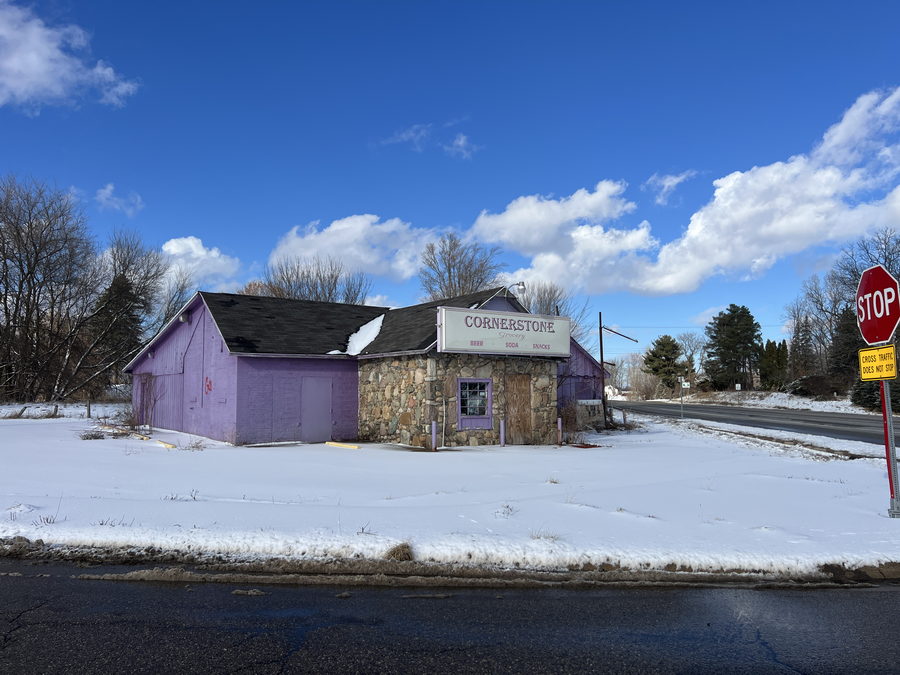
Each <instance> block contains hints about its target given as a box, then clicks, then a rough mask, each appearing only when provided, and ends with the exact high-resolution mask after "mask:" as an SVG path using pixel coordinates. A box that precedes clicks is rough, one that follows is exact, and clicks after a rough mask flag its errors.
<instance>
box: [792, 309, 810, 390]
mask: <svg viewBox="0 0 900 675" xmlns="http://www.w3.org/2000/svg"><path fill="white" fill-rule="evenodd" d="M815 371H816V353H815V348H814V345H813V336H812V323H811V322H810V320H809V317H806V316H804V317H803V318H801V319H800V321H799V322H797V324H796V325H795V326H794V336H793V337H792V338H791V349H790V373H791V378H792V379H795V380H796V379H798V378H801V377H806V376H807V375H814V374H815Z"/></svg>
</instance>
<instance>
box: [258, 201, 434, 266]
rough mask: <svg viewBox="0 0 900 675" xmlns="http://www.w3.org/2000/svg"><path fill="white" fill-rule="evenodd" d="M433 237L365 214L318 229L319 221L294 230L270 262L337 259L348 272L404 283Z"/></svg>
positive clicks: (273, 253) (280, 244) (393, 219)
mask: <svg viewBox="0 0 900 675" xmlns="http://www.w3.org/2000/svg"><path fill="white" fill-rule="evenodd" d="M434 237H435V234H434V233H433V232H432V231H431V230H427V229H422V228H414V227H412V225H410V224H409V223H406V222H403V221H402V220H400V219H398V218H391V219H389V220H385V221H381V219H380V218H379V217H378V216H376V215H372V214H368V213H367V214H361V215H355V216H349V217H347V218H341V219H340V220H335V221H333V222H332V223H330V224H329V225H328V226H327V227H324V228H321V229H320V228H319V223H318V222H314V223H310V224H309V225H307V226H306V227H302V228H301V227H299V226H297V227H293V228H291V230H290V231H288V232H287V234H285V235H284V236H283V237H282V238H281V240H280V241H279V242H278V245H277V246H276V247H275V250H274V251H272V254H271V255H270V256H269V261H270V262H277V261H279V260H282V259H284V258H286V257H299V258H314V257H316V256H330V257H333V258H339V259H340V260H341V261H342V262H343V263H344V265H345V267H346V268H347V269H351V270H359V271H361V272H366V273H368V274H372V275H375V276H387V277H391V278H393V279H397V280H406V279H409V278H411V277H413V276H414V275H415V274H416V273H417V272H418V269H419V256H420V255H421V252H422V248H423V247H424V246H425V244H426V243H427V242H428V241H430V240H432V239H433V238H434Z"/></svg>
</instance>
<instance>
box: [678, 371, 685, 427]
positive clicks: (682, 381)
mask: <svg viewBox="0 0 900 675" xmlns="http://www.w3.org/2000/svg"><path fill="white" fill-rule="evenodd" d="M678 386H679V388H680V389H681V419H684V379H680V380H679V382H678Z"/></svg>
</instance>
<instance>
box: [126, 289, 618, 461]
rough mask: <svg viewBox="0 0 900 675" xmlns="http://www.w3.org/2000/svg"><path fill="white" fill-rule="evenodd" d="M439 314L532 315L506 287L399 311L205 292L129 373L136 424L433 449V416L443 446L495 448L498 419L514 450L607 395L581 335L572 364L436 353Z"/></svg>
mask: <svg viewBox="0 0 900 675" xmlns="http://www.w3.org/2000/svg"><path fill="white" fill-rule="evenodd" d="M439 307H445V308H457V310H463V311H464V312H465V311H471V312H481V313H483V314H484V316H485V317H489V318H491V320H493V321H494V322H495V323H497V322H498V321H500V322H502V321H505V322H506V323H503V324H502V325H510V326H514V325H515V323H510V321H512V319H510V318H509V316H510V314H509V313H516V314H518V315H522V314H523V313H525V310H524V308H523V307H522V306H521V305H520V304H519V303H518V301H517V300H516V299H515V296H513V295H511V294H509V293H508V291H506V289H503V288H499V289H491V290H488V291H482V292H480V293H475V294H471V295H468V296H463V297H459V298H451V299H448V300H442V301H439V302H432V303H425V304H422V305H415V306H412V307H404V308H398V309H390V308H386V307H367V306H360V305H345V304H338V303H323V302H311V301H305V300H288V299H281V298H268V297H257V296H248V295H231V294H224V293H206V292H199V293H197V294H196V295H195V296H194V297H193V298H192V299H191V300H190V301H189V302H188V303H187V304H186V305H185V306H184V307H183V308H182V310H181V311H180V312H179V313H178V314H177V315H176V317H175V318H174V319H173V320H172V321H170V322H169V323H168V324H167V325H166V326H165V327H164V328H163V330H162V331H160V333H159V334H158V335H157V336H156V337H154V338H153V340H151V341H150V343H149V344H147V345H146V346H145V347H144V348H143V349H142V350H141V352H139V353H138V355H137V356H136V357H135V358H134V359H133V360H132V362H131V363H129V364H128V366H127V367H126V370H127V371H129V372H131V373H132V377H133V393H132V402H133V406H134V413H135V417H136V419H137V421H138V422H139V423H141V424H147V425H151V426H154V427H159V428H165V429H173V430H178V431H185V432H188V433H193V434H197V435H201V436H206V437H209V438H215V439H219V440H224V441H228V442H230V443H234V444H253V443H270V442H278V441H307V442H321V441H326V440H336V441H340V440H352V439H357V438H363V439H366V440H378V441H393V442H402V443H410V444H413V445H420V446H424V447H428V446H429V445H430V436H429V434H428V433H427V429H428V428H429V426H430V424H431V422H432V421H436V422H439V424H440V425H441V428H442V440H443V442H444V443H445V444H448V445H451V444H452V445H458V444H471V443H492V442H494V443H495V442H498V440H499V429H500V420H506V424H507V426H509V425H510V424H512V429H511V432H512V435H511V440H512V442H544V439H546V438H549V436H550V432H551V431H552V430H551V429H550V428H549V427H550V426H552V421H554V420H555V417H556V414H557V412H556V411H557V406H559V405H563V404H565V402H566V401H568V400H570V399H575V398H598V397H599V395H597V392H598V391H599V389H598V387H602V371H601V369H600V367H599V364H598V363H597V362H596V361H595V360H594V359H593V358H592V357H591V356H590V355H589V354H588V353H587V352H586V351H585V350H584V349H583V348H582V347H581V346H580V345H578V344H577V343H576V342H575V341H574V340H571V351H570V353H571V356H570V357H566V356H556V357H545V356H534V355H524V356H523V355H518V354H504V353H497V352H496V351H494V352H490V353H479V349H478V348H476V349H475V351H474V352H473V351H472V350H467V351H468V352H469V353H449V352H451V351H452V350H447V352H448V353H445V352H442V351H441V350H440V348H439V347H438V344H437V342H438V340H437V327H436V320H437V317H438V316H439V314H440V312H439V309H438V308H439ZM441 311H447V310H441ZM525 316H527V317H529V319H535V321H533V322H526V323H525V324H524V325H525V326H526V328H529V326H531V325H532V324H533V326H534V327H535V328H534V330H538V327H540V326H544V325H551V324H552V322H550V321H543V322H539V321H537V319H541V318H542V317H535V316H533V315H527V314H525ZM497 317H499V319H498V318H497ZM543 319H553V317H543ZM555 319H557V320H558V319H559V318H558V317H556V318H555ZM476 320H477V321H480V319H479V317H477V316H476ZM563 321H564V320H563ZM518 323H519V325H520V327H521V325H523V322H522V321H519V322H518ZM566 330H567V324H566ZM504 334H511V333H504ZM566 335H567V334H566ZM529 339H531V336H529ZM535 339H537V338H535ZM542 339H543V338H542ZM560 339H562V338H560ZM566 339H568V338H566ZM471 342H473V343H480V340H472V341H471ZM532 342H534V340H532ZM539 346H543V345H540V344H534V347H539ZM567 351H568V350H567ZM557 383H558V384H559V386H558V387H557ZM598 383H599V384H598ZM557 389H558V395H557ZM517 433H518V434H519V438H517V436H516V434H517Z"/></svg>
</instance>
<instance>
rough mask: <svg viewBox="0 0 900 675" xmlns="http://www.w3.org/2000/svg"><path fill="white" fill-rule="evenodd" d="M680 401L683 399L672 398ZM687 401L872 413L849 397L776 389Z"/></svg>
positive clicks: (688, 399)
mask: <svg viewBox="0 0 900 675" xmlns="http://www.w3.org/2000/svg"><path fill="white" fill-rule="evenodd" d="M671 400H672V401H676V402H679V401H680V400H681V399H671ZM684 402H685V403H713V404H716V405H736V406H741V407H746V408H787V409H790V410H819V411H822V412H838V413H870V412H871V411H869V410H865V409H864V408H860V407H859V406H856V405H853V404H852V403H851V402H850V401H849V399H846V398H835V399H833V400H825V401H817V400H815V399H812V398H807V397H805V396H793V395H791V394H785V393H783V392H775V391H718V392H709V393H704V394H691V395H689V396H685V397H684Z"/></svg>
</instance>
